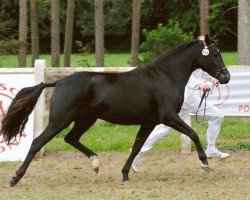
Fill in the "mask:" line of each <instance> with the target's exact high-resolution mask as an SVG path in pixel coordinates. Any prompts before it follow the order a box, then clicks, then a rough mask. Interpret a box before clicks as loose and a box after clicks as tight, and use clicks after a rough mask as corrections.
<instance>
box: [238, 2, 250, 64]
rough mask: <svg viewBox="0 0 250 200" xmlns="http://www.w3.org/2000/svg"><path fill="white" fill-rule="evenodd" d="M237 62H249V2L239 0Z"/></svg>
mask: <svg viewBox="0 0 250 200" xmlns="http://www.w3.org/2000/svg"><path fill="white" fill-rule="evenodd" d="M238 6H239V7H238V64H239V65H249V64H250V46H249V44H250V12H249V11H250V2H249V1H248V0H239V4H238Z"/></svg>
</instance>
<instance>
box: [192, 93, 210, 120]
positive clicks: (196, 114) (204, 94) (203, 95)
mask: <svg viewBox="0 0 250 200" xmlns="http://www.w3.org/2000/svg"><path fill="white" fill-rule="evenodd" d="M208 95H209V91H207V92H203V94H202V96H201V100H200V104H199V107H198V109H197V111H196V113H195V120H196V122H197V123H201V122H200V121H198V111H199V109H200V107H201V104H202V102H203V100H204V99H205V108H204V113H203V117H202V119H204V118H205V115H206V109H207V97H208Z"/></svg>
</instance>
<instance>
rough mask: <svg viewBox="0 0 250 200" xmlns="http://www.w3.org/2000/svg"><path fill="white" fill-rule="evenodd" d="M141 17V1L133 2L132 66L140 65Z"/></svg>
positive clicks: (134, 0)
mask: <svg viewBox="0 0 250 200" xmlns="http://www.w3.org/2000/svg"><path fill="white" fill-rule="evenodd" d="M140 15H141V0H133V14H132V37H131V65H132V66H133V67H135V66H137V65H138V53H139V40H140Z"/></svg>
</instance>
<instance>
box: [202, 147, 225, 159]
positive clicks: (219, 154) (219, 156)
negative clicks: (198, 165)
mask: <svg viewBox="0 0 250 200" xmlns="http://www.w3.org/2000/svg"><path fill="white" fill-rule="evenodd" d="M206 155H207V158H217V159H225V158H228V157H229V154H228V153H223V152H220V151H218V150H217V149H216V151H215V152H213V153H210V152H207V151H206Z"/></svg>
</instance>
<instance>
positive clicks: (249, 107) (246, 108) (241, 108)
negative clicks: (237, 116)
mask: <svg viewBox="0 0 250 200" xmlns="http://www.w3.org/2000/svg"><path fill="white" fill-rule="evenodd" d="M239 112H250V105H239Z"/></svg>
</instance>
